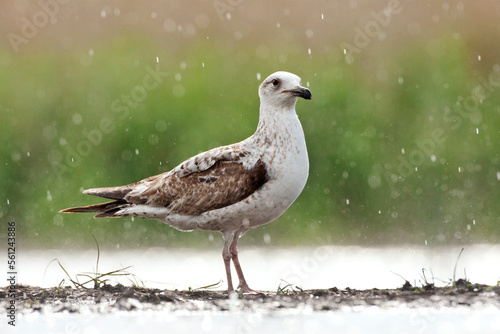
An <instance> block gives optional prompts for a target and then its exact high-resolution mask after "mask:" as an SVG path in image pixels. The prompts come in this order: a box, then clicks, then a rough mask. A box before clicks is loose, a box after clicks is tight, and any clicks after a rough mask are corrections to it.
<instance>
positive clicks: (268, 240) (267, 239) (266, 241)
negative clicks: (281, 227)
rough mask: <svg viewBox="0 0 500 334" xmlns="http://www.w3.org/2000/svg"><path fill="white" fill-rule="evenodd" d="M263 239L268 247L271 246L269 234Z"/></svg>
mask: <svg viewBox="0 0 500 334" xmlns="http://www.w3.org/2000/svg"><path fill="white" fill-rule="evenodd" d="M263 239H264V243H265V244H266V245H269V244H270V243H271V236H270V235H269V233H266V234H264V236H263Z"/></svg>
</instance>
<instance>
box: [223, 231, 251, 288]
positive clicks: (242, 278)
mask: <svg viewBox="0 0 500 334" xmlns="http://www.w3.org/2000/svg"><path fill="white" fill-rule="evenodd" d="M239 237H240V234H239V233H238V232H236V234H235V235H234V237H233V242H231V246H230V247H229V253H230V254H231V258H232V259H233V264H234V268H235V269H236V273H237V274H238V279H239V280H240V284H239V285H238V288H239V289H241V292H243V293H257V291H255V290H252V289H250V287H248V284H247V282H246V281H245V276H243V271H242V270H241V265H240V260H239V259H238V250H237V249H236V247H237V246H238V238H239ZM228 263H229V262H228Z"/></svg>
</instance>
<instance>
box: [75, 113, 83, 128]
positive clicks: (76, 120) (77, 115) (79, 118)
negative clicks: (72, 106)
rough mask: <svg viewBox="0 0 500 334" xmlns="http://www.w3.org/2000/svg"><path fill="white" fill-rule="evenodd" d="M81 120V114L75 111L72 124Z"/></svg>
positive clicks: (79, 122)
mask: <svg viewBox="0 0 500 334" xmlns="http://www.w3.org/2000/svg"><path fill="white" fill-rule="evenodd" d="M82 121H83V118H82V115H80V114H79V113H76V114H74V115H73V124H75V125H78V124H81V123H82Z"/></svg>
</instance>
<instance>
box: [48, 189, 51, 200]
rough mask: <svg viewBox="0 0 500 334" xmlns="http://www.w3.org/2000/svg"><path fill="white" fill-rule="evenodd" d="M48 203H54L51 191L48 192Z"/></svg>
mask: <svg viewBox="0 0 500 334" xmlns="http://www.w3.org/2000/svg"><path fill="white" fill-rule="evenodd" d="M47 201H52V194H51V193H50V190H47Z"/></svg>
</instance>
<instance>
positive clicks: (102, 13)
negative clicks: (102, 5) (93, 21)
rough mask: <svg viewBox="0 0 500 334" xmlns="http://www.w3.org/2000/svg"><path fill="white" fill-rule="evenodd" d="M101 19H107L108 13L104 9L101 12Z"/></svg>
mask: <svg viewBox="0 0 500 334" xmlns="http://www.w3.org/2000/svg"><path fill="white" fill-rule="evenodd" d="M101 17H102V18H105V17H106V11H105V10H104V9H103V10H102V11H101Z"/></svg>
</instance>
